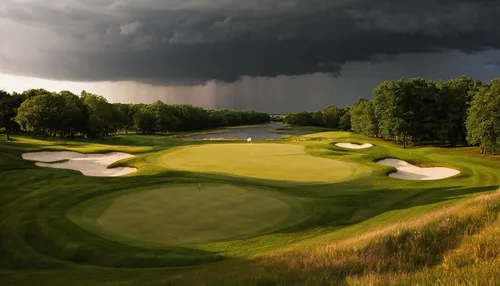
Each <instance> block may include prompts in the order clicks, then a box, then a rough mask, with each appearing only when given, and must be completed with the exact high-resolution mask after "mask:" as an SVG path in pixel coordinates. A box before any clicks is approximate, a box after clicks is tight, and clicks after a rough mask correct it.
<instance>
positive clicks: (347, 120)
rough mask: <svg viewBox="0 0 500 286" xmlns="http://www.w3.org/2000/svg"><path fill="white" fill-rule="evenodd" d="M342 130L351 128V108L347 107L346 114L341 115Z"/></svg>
mask: <svg viewBox="0 0 500 286" xmlns="http://www.w3.org/2000/svg"><path fill="white" fill-rule="evenodd" d="M339 127H340V130H343V131H349V130H351V111H350V109H345V112H344V115H342V117H340V124H339Z"/></svg>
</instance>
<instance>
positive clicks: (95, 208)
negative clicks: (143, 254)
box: [73, 184, 304, 245]
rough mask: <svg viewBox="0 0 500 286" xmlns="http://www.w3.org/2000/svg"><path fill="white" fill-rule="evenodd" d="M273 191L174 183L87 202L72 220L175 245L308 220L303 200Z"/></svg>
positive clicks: (209, 240) (269, 228) (262, 230)
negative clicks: (305, 215) (301, 206)
mask: <svg viewBox="0 0 500 286" xmlns="http://www.w3.org/2000/svg"><path fill="white" fill-rule="evenodd" d="M268 193H269V192H265V191H264V192H263V191H259V190H256V189H250V188H247V189H244V188H241V187H236V186H232V185H213V184H199V185H198V184H192V185H174V186H168V187H163V188H158V189H153V190H148V191H142V192H133V193H129V194H124V195H122V196H118V197H117V198H110V199H109V200H103V201H100V202H94V203H93V204H91V205H90V206H88V204H86V205H87V206H88V208H84V209H83V211H81V207H80V208H79V207H78V206H77V208H79V209H80V211H77V212H75V214H74V215H73V217H74V218H73V219H75V221H76V222H77V223H78V222H79V221H81V220H84V221H85V222H86V223H85V224H83V225H82V226H84V227H85V226H87V228H88V229H89V230H95V229H94V228H95V227H102V228H104V229H106V230H107V231H110V232H113V233H115V234H118V235H121V236H124V237H128V238H132V239H134V240H137V241H144V242H153V243H157V244H173V245H176V244H199V243H206V242H211V241H219V240H227V239H235V238H242V237H248V236H255V235H258V234H262V233H265V232H271V231H273V230H278V229H280V228H284V227H287V226H290V225H291V224H293V223H296V222H299V221H300V220H303V219H304V217H302V215H303V212H302V211H301V209H300V205H298V204H297V203H295V204H292V205H291V204H289V203H288V202H289V201H290V200H291V199H286V198H284V196H283V195H281V196H278V195H277V194H274V195H269V194H268ZM77 215H81V216H83V218H78V217H76V216H77ZM75 217H76V218H75ZM89 226H90V227H89ZM97 231H99V230H97ZM101 232H102V231H101ZM109 237H111V236H109Z"/></svg>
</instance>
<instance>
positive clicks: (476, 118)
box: [466, 79, 500, 154]
mask: <svg viewBox="0 0 500 286" xmlns="http://www.w3.org/2000/svg"><path fill="white" fill-rule="evenodd" d="M466 126H467V141H468V142H469V143H470V144H473V145H477V144H479V145H480V146H481V153H483V154H484V153H493V154H497V153H500V79H494V80H492V81H491V83H490V84H488V85H486V86H483V87H480V88H479V90H478V92H477V94H476V95H475V96H474V99H473V100H472V103H471V107H470V110H469V114H468V117H467V123H466Z"/></svg>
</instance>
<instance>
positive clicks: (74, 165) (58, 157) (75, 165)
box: [22, 151, 137, 177]
mask: <svg viewBox="0 0 500 286" xmlns="http://www.w3.org/2000/svg"><path fill="white" fill-rule="evenodd" d="M22 157H23V159H25V160H30V161H37V162H36V163H35V165H37V166H39V167H48V168H55V169H69V170H75V171H80V172H81V173H82V174H83V175H85V176H92V177H118V176H122V175H126V174H130V173H133V172H135V171H137V169H136V168H129V167H118V168H112V169H108V168H107V167H108V166H109V165H111V164H112V163H114V162H116V161H120V160H122V159H126V158H130V157H134V155H130V154H127V153H121V152H112V153H106V154H82V153H77V152H71V151H57V152H32V153H24V154H23V155H22ZM62 160H67V161H64V162H58V161H62ZM51 162H57V163H51Z"/></svg>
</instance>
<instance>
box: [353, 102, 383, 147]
mask: <svg viewBox="0 0 500 286" xmlns="http://www.w3.org/2000/svg"><path fill="white" fill-rule="evenodd" d="M350 114H351V129H352V131H354V132H356V133H361V134H364V135H367V136H371V137H377V136H378V122H377V118H376V117H375V113H374V111H373V106H372V103H371V102H370V101H369V100H367V99H364V98H363V99H360V100H358V101H356V103H354V105H353V106H352V108H351V111H350Z"/></svg>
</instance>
